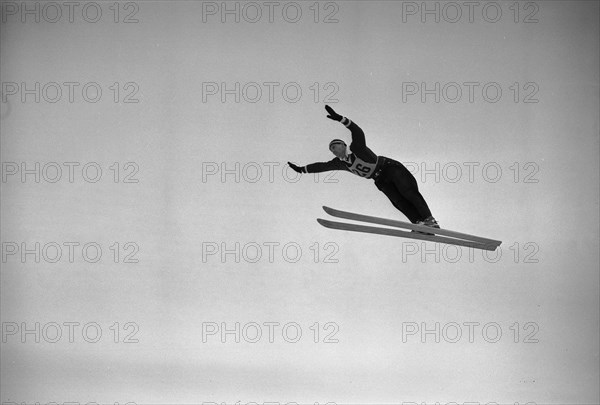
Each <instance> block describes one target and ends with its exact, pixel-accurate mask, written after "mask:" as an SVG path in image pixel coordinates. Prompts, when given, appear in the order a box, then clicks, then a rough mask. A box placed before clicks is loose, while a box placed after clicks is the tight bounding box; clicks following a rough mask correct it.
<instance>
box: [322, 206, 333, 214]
mask: <svg viewBox="0 0 600 405" xmlns="http://www.w3.org/2000/svg"><path fill="white" fill-rule="evenodd" d="M323 210H324V211H325V212H326V213H328V214H329V213H331V212H333V211H334V209H333V208H330V207H328V206H326V205H324V206H323Z"/></svg>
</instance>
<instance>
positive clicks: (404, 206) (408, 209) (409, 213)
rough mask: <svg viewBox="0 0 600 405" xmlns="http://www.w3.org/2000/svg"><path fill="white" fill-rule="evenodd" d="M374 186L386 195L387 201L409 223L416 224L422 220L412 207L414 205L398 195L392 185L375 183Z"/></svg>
mask: <svg viewBox="0 0 600 405" xmlns="http://www.w3.org/2000/svg"><path fill="white" fill-rule="evenodd" d="M376 186H377V188H378V189H379V190H381V191H382V192H383V193H384V194H385V195H386V197H387V198H389V200H390V201H391V202H392V204H393V205H394V207H396V209H398V210H399V211H400V212H401V213H403V214H404V215H406V217H407V218H408V220H409V221H410V222H412V223H413V224H416V223H417V222H418V221H420V220H422V218H421V215H420V214H419V212H418V211H417V209H416V208H415V207H414V205H413V204H412V203H411V202H410V201H408V200H407V199H406V198H404V197H403V196H402V194H400V192H399V191H398V189H397V188H396V186H395V185H394V184H393V183H383V184H377V183H376Z"/></svg>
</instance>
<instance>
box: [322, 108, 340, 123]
mask: <svg viewBox="0 0 600 405" xmlns="http://www.w3.org/2000/svg"><path fill="white" fill-rule="evenodd" d="M325 109H326V110H327V112H328V113H329V115H328V116H327V118H329V119H330V120H334V121H341V120H342V118H344V117H342V116H341V115H339V114H338V113H336V112H335V111H333V108H331V107H329V106H328V105H326V106H325Z"/></svg>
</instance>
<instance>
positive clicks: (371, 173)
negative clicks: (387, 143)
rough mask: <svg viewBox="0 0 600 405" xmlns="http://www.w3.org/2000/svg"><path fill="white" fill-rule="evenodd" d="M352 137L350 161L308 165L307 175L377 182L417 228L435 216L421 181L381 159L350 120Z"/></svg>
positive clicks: (397, 164) (345, 120) (400, 166)
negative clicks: (341, 174)
mask: <svg viewBox="0 0 600 405" xmlns="http://www.w3.org/2000/svg"><path fill="white" fill-rule="evenodd" d="M341 123H342V124H344V126H346V128H348V129H349V130H350V132H351V133H352V143H351V144H350V150H351V151H352V153H350V154H349V155H348V156H347V158H346V159H340V158H338V157H335V158H334V159H333V160H330V161H329V162H317V163H311V164H308V165H306V172H307V173H321V172H326V171H331V170H346V171H349V172H351V173H354V174H356V175H357V176H360V177H363V178H366V179H373V180H374V181H375V186H376V187H377V188H378V189H379V190H380V191H382V192H383V193H384V194H385V195H386V196H387V198H389V200H390V201H391V202H392V204H393V205H394V207H396V208H397V209H398V210H399V211H400V212H402V213H403V214H404V215H406V217H407V218H408V219H409V220H410V222H412V223H413V224H415V223H417V222H419V221H424V220H425V219H426V218H429V217H430V216H431V211H430V209H429V207H428V206H427V202H425V199H424V198H423V196H422V195H421V193H420V192H419V187H418V185H417V180H416V179H415V177H414V176H413V175H412V173H411V172H410V171H409V170H408V169H407V168H406V167H405V166H404V165H403V164H402V163H400V162H398V161H396V160H394V159H390V158H388V157H385V156H377V155H376V154H375V153H373V151H372V150H371V149H369V148H368V147H367V145H366V142H365V134H364V132H363V130H362V129H360V127H359V126H358V125H356V124H355V123H354V122H352V121H351V120H350V119H348V118H346V117H344V118H342V121H341Z"/></svg>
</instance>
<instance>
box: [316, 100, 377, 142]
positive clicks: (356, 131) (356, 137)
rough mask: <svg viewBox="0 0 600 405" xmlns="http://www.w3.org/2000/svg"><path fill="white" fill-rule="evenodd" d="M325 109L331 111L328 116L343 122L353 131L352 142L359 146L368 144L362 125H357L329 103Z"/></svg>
mask: <svg viewBox="0 0 600 405" xmlns="http://www.w3.org/2000/svg"><path fill="white" fill-rule="evenodd" d="M325 109H326V110H327V112H328V113H329V115H328V116H327V118H329V119H331V120H334V121H339V122H341V123H342V124H344V126H345V127H346V128H348V129H349V130H350V132H351V133H352V143H353V144H354V145H355V146H357V147H359V148H360V147H366V146H367V145H366V141H365V133H364V132H363V130H362V129H360V127H359V126H358V125H356V124H355V123H354V122H352V121H351V120H350V119H349V118H346V117H342V116H341V115H340V114H338V113H336V112H335V111H334V110H333V108H331V107H329V106H328V105H326V106H325Z"/></svg>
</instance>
